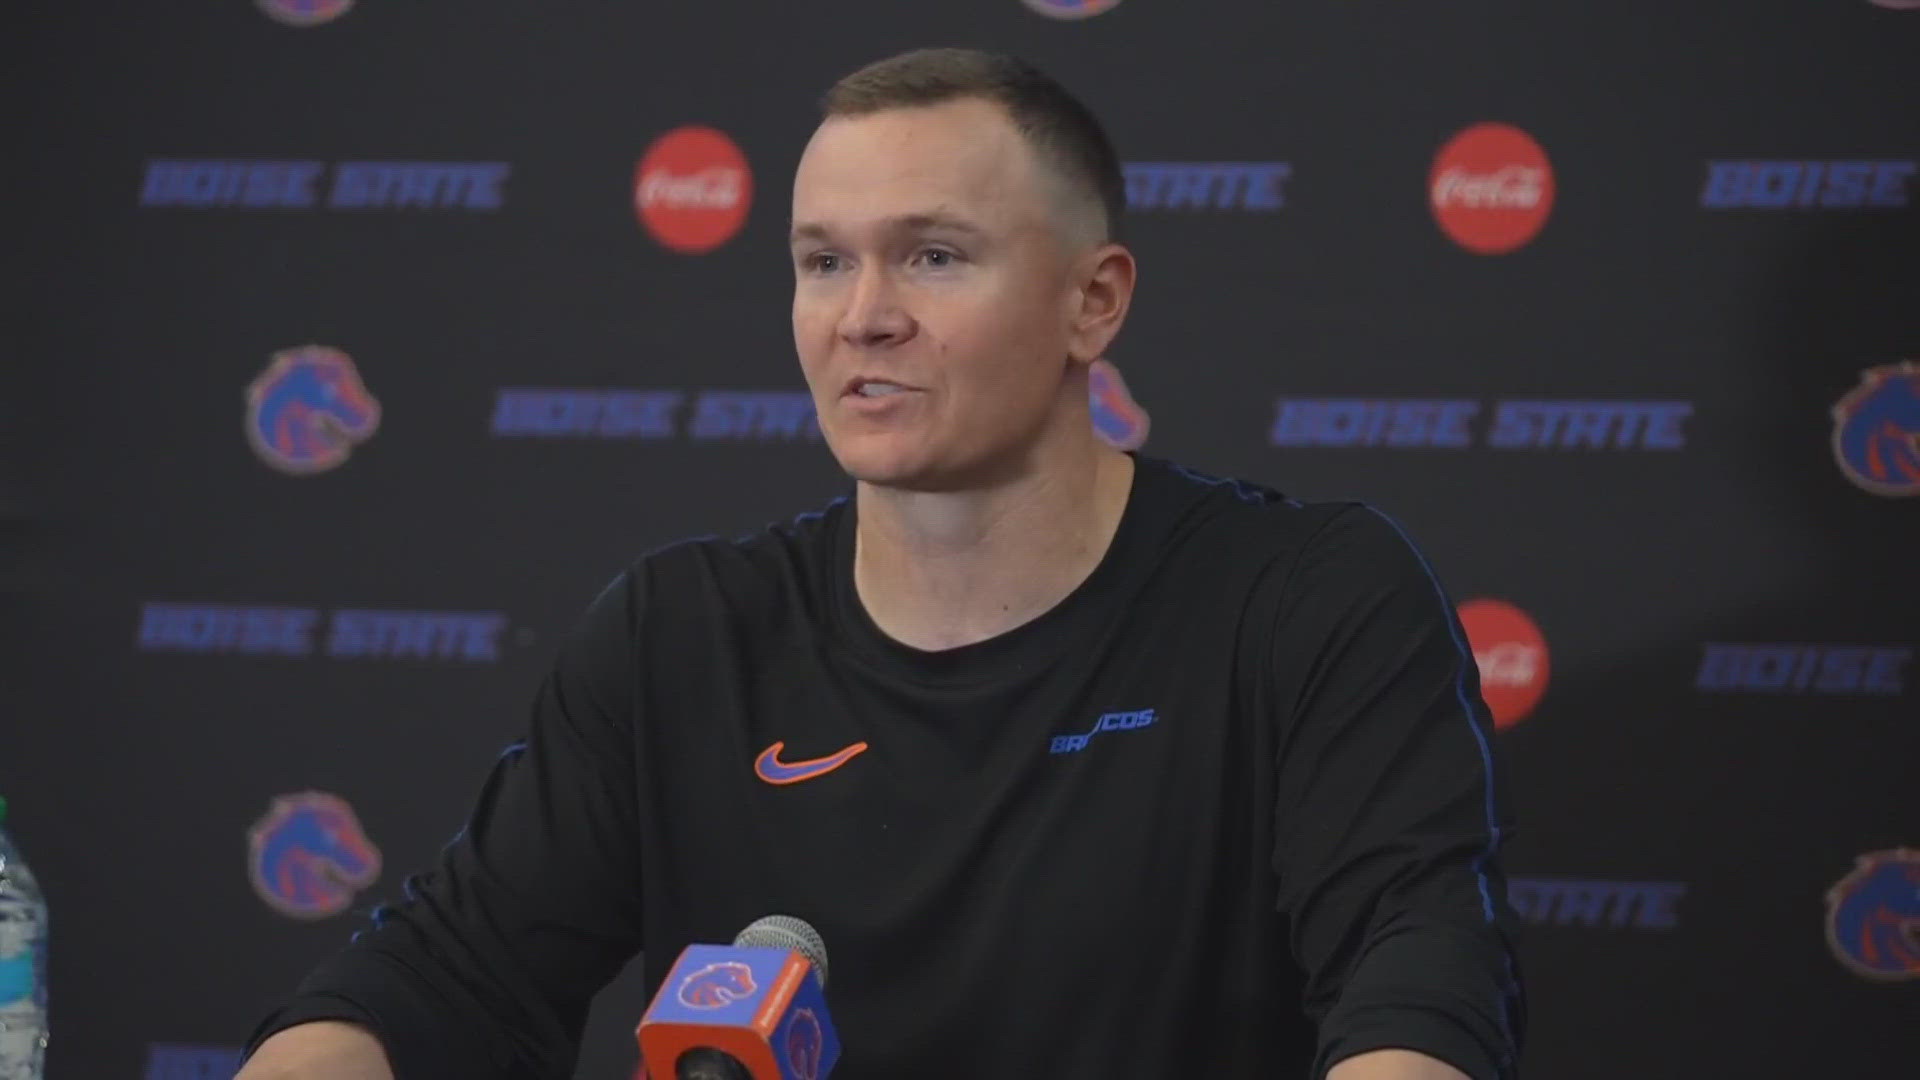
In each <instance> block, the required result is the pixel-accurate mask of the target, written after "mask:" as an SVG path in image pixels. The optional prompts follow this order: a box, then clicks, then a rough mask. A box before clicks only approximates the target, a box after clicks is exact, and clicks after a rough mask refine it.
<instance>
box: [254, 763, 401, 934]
mask: <svg viewBox="0 0 1920 1080" xmlns="http://www.w3.org/2000/svg"><path fill="white" fill-rule="evenodd" d="M247 869H248V874H249V876H250V877H252V879H253V890H254V891H255V892H257V893H259V894H260V899H262V900H265V901H266V902H267V906H269V907H271V908H273V909H274V910H275V911H278V912H279V913H280V914H282V915H290V916H292V917H293V918H296V919H324V918H326V917H327V916H329V915H338V914H339V913H341V912H342V911H345V910H347V906H348V905H349V904H351V903H353V898H354V895H355V894H356V893H358V892H359V891H360V890H361V889H364V888H366V887H367V886H369V885H371V884H373V882H374V880H375V879H376V878H378V877H379V876H380V849H378V848H376V847H374V846H373V842H372V841H370V840H368V839H367V834H366V833H365V832H363V831H362V830H361V828H360V819H359V818H357V817H355V816H354V813H353V807H351V806H348V805H347V803H346V800H344V799H341V798H340V797H338V796H335V795H327V794H325V793H323V792H318V791H303V792H301V793H300V794H298V795H282V796H279V797H278V798H276V799H274V800H273V803H272V805H271V806H270V807H269V808H268V810H267V814H266V816H265V817H263V818H261V819H260V820H259V821H258V822H256V823H255V824H254V826H253V828H252V829H251V830H249V831H248V833H247Z"/></svg>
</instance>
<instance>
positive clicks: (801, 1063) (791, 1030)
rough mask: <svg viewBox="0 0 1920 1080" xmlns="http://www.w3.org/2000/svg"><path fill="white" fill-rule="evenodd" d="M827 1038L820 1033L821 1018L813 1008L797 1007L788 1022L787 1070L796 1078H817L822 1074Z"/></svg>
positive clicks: (802, 1079)
mask: <svg viewBox="0 0 1920 1080" xmlns="http://www.w3.org/2000/svg"><path fill="white" fill-rule="evenodd" d="M825 1049H826V1038H825V1037H824V1036H822V1035H821V1034H820V1018H819V1017H817V1016H815V1015H813V1010H812V1009H796V1010H795V1011H794V1014H793V1019H792V1020H791V1021H790V1022H789V1023H788V1024H787V1070H788V1071H789V1072H791V1073H792V1074H793V1075H794V1078H795V1080H816V1078H817V1077H818V1076H819V1075H820V1056H821V1054H822V1053H824V1052H825Z"/></svg>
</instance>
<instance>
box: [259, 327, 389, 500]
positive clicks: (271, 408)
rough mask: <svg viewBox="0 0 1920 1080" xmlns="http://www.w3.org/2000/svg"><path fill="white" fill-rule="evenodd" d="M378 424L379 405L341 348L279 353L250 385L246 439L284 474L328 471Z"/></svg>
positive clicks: (318, 347) (315, 347)
mask: <svg viewBox="0 0 1920 1080" xmlns="http://www.w3.org/2000/svg"><path fill="white" fill-rule="evenodd" d="M379 426H380V403H379V402H378V401H375V400H374V399H373V395H371V394H369V393H367V387H366V384H365V383H362V382H361V381H360V372H359V371H358V370H357V369H356V368H355V367H354V366H353V360H352V358H351V357H349V356H347V354H346V353H343V352H341V351H340V350H338V349H329V348H327V347H326V346H324V345H306V346H302V347H300V348H297V349H286V350H283V351H281V352H277V353H275V354H273V362H272V363H270V364H268V365H267V370H265V371H263V372H261V373H260V377H259V378H256V379H254V380H253V382H252V384H250V385H249V386H248V387H247V441H248V442H249V443H251V444H253V451H254V453H256V454H259V455H260V459H261V460H262V461H265V462H266V463H267V464H269V465H271V466H273V467H274V468H276V469H279V470H280V471H281V472H286V473H292V474H294V475H296V476H306V475H310V474H312V473H317V472H325V471H326V470H328V469H331V468H333V467H334V466H336V465H338V464H340V463H341V462H343V461H345V460H347V454H348V452H349V451H351V450H352V449H353V445H354V444H355V443H361V442H365V441H367V440H368V439H370V438H372V437H373V433H374V431H375V430H377V429H378V428H379Z"/></svg>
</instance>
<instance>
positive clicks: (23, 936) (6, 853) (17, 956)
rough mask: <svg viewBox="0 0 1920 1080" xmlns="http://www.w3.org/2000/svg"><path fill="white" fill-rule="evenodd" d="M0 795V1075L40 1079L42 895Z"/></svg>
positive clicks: (3, 1079) (5, 1079)
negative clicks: (12, 837)
mask: <svg viewBox="0 0 1920 1080" xmlns="http://www.w3.org/2000/svg"><path fill="white" fill-rule="evenodd" d="M6 818H7V800H6V799H4V798H0V1080H43V1078H44V1077H45V1075H46V1074H45V1072H44V1071H43V1070H44V1069H45V1068H46V1056H47V901H46V898H45V897H43V896H41V895H40V885H39V883H38V882H36V881H34V880H33V871H31V870H28V869H27V863H26V860H25V859H22V858H21V857H20V852H19V850H18V849H16V848H15V847H14V846H13V841H11V840H9V839H7V834H6V830H5V825H6Z"/></svg>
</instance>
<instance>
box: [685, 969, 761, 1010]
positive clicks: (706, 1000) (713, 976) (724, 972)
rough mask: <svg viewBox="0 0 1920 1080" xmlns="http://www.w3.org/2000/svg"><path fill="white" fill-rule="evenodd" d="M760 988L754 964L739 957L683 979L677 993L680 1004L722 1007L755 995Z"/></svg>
mask: <svg viewBox="0 0 1920 1080" xmlns="http://www.w3.org/2000/svg"><path fill="white" fill-rule="evenodd" d="M759 989H760V988H759V987H758V986H756V985H754V981H753V969H752V968H750V967H748V966H747V965H745V964H742V963H740V962H739V961H738V960H723V961H720V962H719V963H716V964H708V965H707V966H706V967H703V968H701V969H700V970H698V971H695V972H690V973H689V974H688V975H687V977H686V978H684V979H681V980H680V990H679V992H678V996H679V998H680V1004H682V1005H685V1006H686V1007H687V1008H689V1009H723V1008H725V1007H727V1006H728V1005H731V1004H733V1003H734V1002H736V1001H739V1000H741V999H743V998H748V997H752V996H753V994H754V992H755V991H757V990H759Z"/></svg>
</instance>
